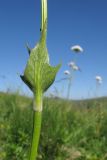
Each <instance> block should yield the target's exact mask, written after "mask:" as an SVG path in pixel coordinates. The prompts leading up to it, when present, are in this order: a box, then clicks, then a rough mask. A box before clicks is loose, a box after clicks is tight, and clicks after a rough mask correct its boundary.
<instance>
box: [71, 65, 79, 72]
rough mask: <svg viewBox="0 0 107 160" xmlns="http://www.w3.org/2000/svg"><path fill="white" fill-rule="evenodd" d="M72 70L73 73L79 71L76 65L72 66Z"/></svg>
mask: <svg viewBox="0 0 107 160" xmlns="http://www.w3.org/2000/svg"><path fill="white" fill-rule="evenodd" d="M72 69H73V70H74V71H79V70H80V68H79V67H78V66H76V65H74V66H72Z"/></svg>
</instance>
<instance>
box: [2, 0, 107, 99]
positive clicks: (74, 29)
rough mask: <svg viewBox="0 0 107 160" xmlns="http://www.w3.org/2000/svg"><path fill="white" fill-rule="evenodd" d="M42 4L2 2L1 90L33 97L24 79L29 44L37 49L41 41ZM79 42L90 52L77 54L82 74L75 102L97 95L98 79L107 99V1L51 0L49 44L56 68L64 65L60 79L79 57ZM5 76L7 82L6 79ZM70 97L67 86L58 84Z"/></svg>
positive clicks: (77, 80)
mask: <svg viewBox="0 0 107 160" xmlns="http://www.w3.org/2000/svg"><path fill="white" fill-rule="evenodd" d="M40 5H41V3H40V0H18V1H16V0H10V1H6V0H1V1H0V76H1V77H0V90H1V91H3V90H6V89H7V88H11V89H12V90H14V89H17V88H18V89H21V90H23V92H26V93H27V94H30V91H29V89H28V88H27V87H26V86H25V85H24V84H23V82H22V81H21V80H20V78H19V75H18V74H23V71H24V68H25V65H26V62H27V59H28V53H27V51H26V48H25V44H26V43H27V42H28V43H29V45H30V46H31V47H34V46H35V44H36V43H37V41H38V40H39V37H40V31H39V30H40V23H41V22H40V20H41V11H40V9H41V6H40ZM76 44H79V45H80V46H82V47H83V48H84V53H83V54H81V55H78V56H77V59H76V61H77V64H78V65H79V66H80V68H81V70H82V72H75V75H74V81H73V84H72V91H71V96H72V98H86V97H89V96H90V97H92V96H94V95H95V76H96V75H101V76H102V78H103V84H102V86H100V91H99V95H102V96H104V95H107V1H106V0H48V37H47V46H48V51H49V55H50V61H51V64H52V65H56V64H58V63H59V62H60V61H62V68H61V69H60V71H59V73H58V75H57V77H56V80H59V79H60V78H63V77H65V76H64V74H63V72H64V70H66V69H69V67H68V66H67V64H68V62H70V61H72V59H73V57H74V53H73V52H71V51H70V47H71V46H73V45H76ZM3 76H5V77H6V78H4V77H3ZM54 87H56V88H57V89H58V90H59V92H62V90H63V92H64V93H63V95H64V96H65V95H66V91H67V82H64V81H63V82H61V83H54V84H53V86H52V87H51V88H50V90H49V92H53V90H54Z"/></svg>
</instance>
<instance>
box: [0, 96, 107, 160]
mask: <svg viewBox="0 0 107 160" xmlns="http://www.w3.org/2000/svg"><path fill="white" fill-rule="evenodd" d="M32 118H33V112H32V99H31V98H27V97H24V96H20V95H19V94H17V93H15V94H8V93H0V160H27V159H28V155H29V148H30V142H31V137H32V121H33V119H32ZM37 159H38V160H107V98H106V97H105V98H100V99H93V100H85V101H72V102H71V101H66V100H61V99H54V98H53V99H52V98H51V99H50V98H44V110H43V118H42V131H41V137H40V145H39V155H38V158H37Z"/></svg>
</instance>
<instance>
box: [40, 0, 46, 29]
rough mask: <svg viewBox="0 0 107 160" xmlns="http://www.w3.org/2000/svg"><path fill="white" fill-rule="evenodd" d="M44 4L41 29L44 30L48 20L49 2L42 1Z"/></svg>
mask: <svg viewBox="0 0 107 160" xmlns="http://www.w3.org/2000/svg"><path fill="white" fill-rule="evenodd" d="M41 4H42V24H41V29H42V30H43V26H44V23H45V21H46V19H47V0H41Z"/></svg>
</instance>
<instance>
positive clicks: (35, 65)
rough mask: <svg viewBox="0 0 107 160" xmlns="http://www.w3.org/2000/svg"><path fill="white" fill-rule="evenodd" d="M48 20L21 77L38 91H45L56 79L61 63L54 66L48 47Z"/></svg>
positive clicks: (31, 87) (33, 89) (34, 90)
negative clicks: (51, 64)
mask: <svg viewBox="0 0 107 160" xmlns="http://www.w3.org/2000/svg"><path fill="white" fill-rule="evenodd" d="M46 34H47V22H46V23H45V25H44V27H43V30H42V34H41V38H40V41H39V43H38V44H37V45H36V46H35V47H34V48H33V49H32V50H31V52H30V57H29V60H28V62H27V65H26V68H25V71H24V75H23V76H21V79H22V80H23V81H24V82H25V83H26V84H27V86H28V87H29V88H30V89H31V90H32V91H33V92H34V93H36V92H37V91H42V92H45V91H46V90H47V89H48V88H49V87H50V86H51V84H52V83H53V82H54V80H55V76H56V74H57V72H58V70H59V68H60V66H61V65H60V64H59V65H58V66H56V67H52V66H50V64H49V56H48V51H47V47H46Z"/></svg>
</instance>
